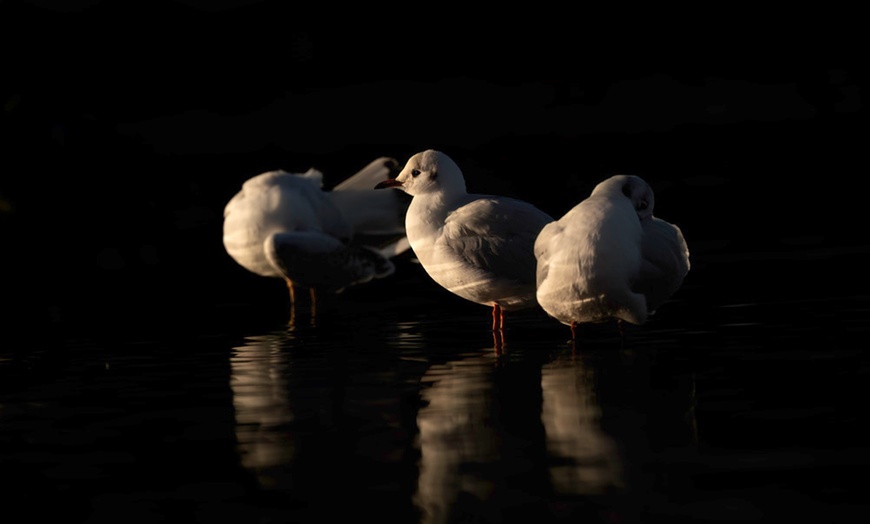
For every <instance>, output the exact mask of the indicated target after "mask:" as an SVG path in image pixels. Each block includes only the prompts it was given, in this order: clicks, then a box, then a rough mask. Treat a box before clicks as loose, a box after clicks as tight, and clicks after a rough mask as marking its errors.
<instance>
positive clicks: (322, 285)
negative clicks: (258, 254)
mask: <svg viewBox="0 0 870 524" xmlns="http://www.w3.org/2000/svg"><path fill="white" fill-rule="evenodd" d="M264 250H265V252H266V257H267V258H268V259H269V261H270V262H271V263H272V265H274V266H275V268H276V269H278V271H279V272H280V273H281V274H282V275H283V276H284V277H285V278H287V279H289V280H291V281H293V282H294V283H296V284H298V285H300V286H303V287H312V288H316V289H318V290H324V291H333V292H340V291H341V290H343V289H344V288H346V287H349V286H353V285H357V284H362V283H365V282H368V281H370V280H372V279H375V278H384V277H387V276H389V275H391V274H393V272H394V271H395V266H393V263H392V262H390V260H388V259H387V258H385V257H384V256H383V255H382V254H381V253H379V252H378V251H376V250H374V249H370V248H367V247H354V246H347V245H345V244H343V243H342V242H340V241H338V240H337V239H335V238H333V237H330V236H328V235H324V234H321V233H316V232H294V233H277V234H274V235H272V236H270V237H269V238H268V239H266V242H265V244H264Z"/></svg>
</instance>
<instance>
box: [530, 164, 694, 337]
mask: <svg viewBox="0 0 870 524" xmlns="http://www.w3.org/2000/svg"><path fill="white" fill-rule="evenodd" d="M654 203H655V199H654V195H653V191H652V188H651V187H650V186H649V184H647V183H646V181H644V180H643V179H642V178H640V177H638V176H634V175H616V176H613V177H610V178H608V179H606V180H604V181H603V182H601V183H599V184H598V185H597V186H596V187H595V188H594V189H593V190H592V194H591V195H590V196H589V197H588V198H587V199H585V200H583V201H582V202H580V203H579V204H577V205H576V206H574V208H573V209H571V210H570V211H568V212H567V213H566V214H565V215H564V216H563V217H562V218H560V219H559V220H557V221H555V222H552V223H550V224H548V225H547V226H546V227H544V228H543V229H542V230H541V233H540V234H539V235H538V238H537V240H536V241H535V256H536V258H537V261H538V265H537V286H538V290H537V298H538V303H539V304H540V305H541V307H542V308H543V309H544V311H546V312H547V314H548V315H550V316H551V317H553V318H555V319H557V320H559V321H560V322H561V323H563V324H566V325H568V326H570V327H571V336H572V340H573V339H574V338H575V335H576V332H575V330H576V327H577V325H578V324H580V323H592V322H604V321H606V320H609V319H616V320H617V321H618V323H619V324H620V326H621V325H622V322H629V323H631V324H635V325H640V324H643V323H645V322H646V321H647V318H648V316H649V315H651V314H652V313H653V312H654V311H655V309H656V308H657V307H658V306H659V305H661V304H662V303H663V302H664V301H665V300H667V299H668V298H669V297H670V296H671V295H672V294H673V293H674V292H675V291H676V290H677V289H678V288H679V287H680V286H681V285H682V283H683V279H684V278H685V276H686V274H687V273H688V272H689V267H690V264H689V249H688V247H687V246H686V240H685V238H684V237H683V233H682V231H681V230H680V228H679V227H677V226H676V225H674V224H671V223H668V222H666V221H664V220H661V219H659V218H657V217H655V216H653V205H654Z"/></svg>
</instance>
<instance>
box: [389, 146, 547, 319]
mask: <svg viewBox="0 0 870 524" xmlns="http://www.w3.org/2000/svg"><path fill="white" fill-rule="evenodd" d="M376 187H377V188H385V187H395V188H399V189H402V190H403V191H405V192H406V193H408V194H409V195H412V197H413V198H412V199H411V204H410V206H409V207H408V211H407V213H406V215H405V232H406V234H407V236H408V241H409V242H410V244H411V249H412V250H413V251H414V254H415V256H416V257H417V259H418V260H419V261H420V264H421V265H422V266H423V269H424V270H425V271H426V273H427V274H428V275H429V276H430V277H432V279H433V280H434V281H435V282H437V283H438V284H440V285H441V286H442V287H444V288H445V289H447V290H448V291H450V292H452V293H454V294H456V295H458V296H460V297H462V298H464V299H466V300H470V301H471V302H475V303H478V304H483V305H487V306H491V307H492V308H493V309H492V315H493V325H492V329H493V332H496V331H497V330H498V331H501V330H502V329H503V327H504V311H510V310H519V309H524V308H530V307H536V306H537V301H536V299H535V254H534V251H533V247H534V243H535V238H536V237H537V236H538V233H539V232H540V231H541V228H543V227H544V225H545V224H547V223H549V222H551V221H552V220H553V218H552V217H550V216H549V215H547V214H546V213H544V212H543V211H541V210H540V209H538V208H537V207H535V206H533V205H531V204H529V203H527V202H523V201H521V200H516V199H513V198H507V197H501V196H491V195H478V194H469V193H467V192H466V189H465V178H464V177H463V175H462V171H461V170H460V169H459V166H457V165H456V163H455V162H454V161H453V160H452V159H451V158H450V157H448V156H447V155H445V154H444V153H442V152H439V151H435V150H432V149H430V150H427V151H423V152H421V153H417V154H415V155H414V156H412V157H411V158H410V159H409V160H408V162H407V164H406V165H405V167H404V169H402V172H401V173H399V175H398V176H397V177H396V178H394V179H389V180H385V181H383V182H381V183H380V184H378V185H377V186H376Z"/></svg>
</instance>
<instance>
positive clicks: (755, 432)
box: [0, 257, 870, 523]
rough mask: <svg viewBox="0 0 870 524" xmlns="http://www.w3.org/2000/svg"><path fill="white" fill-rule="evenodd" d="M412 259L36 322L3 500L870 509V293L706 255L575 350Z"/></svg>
mask: <svg viewBox="0 0 870 524" xmlns="http://www.w3.org/2000/svg"><path fill="white" fill-rule="evenodd" d="M853 259H854V260H853ZM835 260H837V263H838V265H840V266H842V265H844V264H846V265H848V262H849V260H853V263H859V262H860V260H859V259H858V258H855V257H852V258H849V257H845V258H844V257H840V258H837V259H835ZM754 263H756V264H763V263H759V262H758V261H755V262H754ZM790 265H791V264H785V266H786V267H789V266H790ZM798 266H799V264H798ZM400 269H404V270H407V271H408V272H411V276H407V277H397V282H396V283H393V284H386V283H384V284H381V283H375V284H374V285H372V286H370V287H369V289H367V290H363V289H360V290H358V291H351V292H349V293H346V294H345V295H339V296H338V297H332V298H329V299H324V300H323V301H322V302H321V307H320V309H319V311H318V316H317V318H316V319H314V320H312V319H311V317H310V315H309V314H308V313H309V311H308V308H307V305H306V304H305V303H304V302H303V303H302V304H301V305H300V307H299V309H298V310H297V311H296V316H295V319H294V322H293V323H292V324H291V323H288V316H287V312H286V310H285V309H284V306H285V305H286V304H283V305H280V304H271V305H270V307H269V308H267V307H264V306H262V305H260V306H257V305H252V304H250V303H249V304H228V305H226V307H225V308H224V310H222V311H220V312H218V310H215V313H214V318H213V319H211V320H202V319H200V320H199V321H198V322H199V323H198V324H197V328H196V330H193V331H189V332H187V334H181V335H169V334H165V335H164V334H161V333H162V332H161V331H160V330H145V329H141V330H139V329H132V328H130V327H125V328H124V329H123V330H122V329H114V330H113V329H111V327H110V326H108V327H107V328H106V329H105V330H104V331H102V332H100V333H96V332H91V334H90V335H88V334H87V332H86V331H85V332H78V333H76V332H72V331H71V332H69V333H66V334H63V333H60V334H58V333H53V334H45V335H41V334H40V333H32V345H30V346H27V347H20V348H19V349H17V350H15V351H5V352H0V444H2V448H0V449H2V451H0V459H2V470H0V471H2V473H0V475H2V477H3V486H4V488H3V491H2V499H3V503H4V507H5V508H9V511H10V513H9V514H12V513H11V510H12V508H14V509H17V510H20V511H21V512H22V513H21V515H26V518H25V517H23V516H22V517H21V518H20V519H18V520H16V519H15V518H13V519H12V520H9V519H8V518H4V519H3V521H4V522H17V521H21V522H23V521H25V520H27V521H30V520H31V519H34V518H37V517H42V516H47V515H49V514H53V513H54V512H57V511H60V512H61V513H62V515H63V520H64V521H65V522H166V521H185V522H203V523H209V522H327V521H337V520H338V519H340V518H347V517H348V516H350V517H351V518H354V517H356V516H359V518H374V519H376V520H377V521H379V522H579V521H582V522H607V523H620V522H743V521H765V522H781V521H785V522H788V521H796V520H797V519H807V518H808V519H810V520H811V521H814V522H852V521H855V520H854V519H855V517H856V516H859V515H864V516H866V515H867V514H868V509H870V508H868V504H867V503H866V499H865V498H864V496H865V492H864V490H863V488H862V486H863V484H862V483H861V482H860V481H859V480H858V479H860V477H861V476H862V474H863V471H864V470H865V469H866V468H867V466H868V459H870V453H868V451H870V447H868V444H867V442H868V440H867V437H868V430H867V429H866V416H865V409H864V406H863V402H864V399H865V398H867V393H868V386H867V384H868V379H870V367H868V359H867V358H866V351H865V349H864V344H865V342H866V340H865V338H866V335H867V331H868V329H867V322H866V319H867V313H868V311H870V297H868V296H867V295H861V294H852V295H850V294H840V295H836V294H829V295H825V294H823V293H817V294H816V295H815V296H803V297H800V296H796V295H793V296H784V295H782V294H781V293H771V294H769V295H767V296H765V295H764V294H759V293H756V295H758V296H759V300H756V301H749V302H747V301H742V300H740V290H741V289H743V288H741V287H740V286H739V285H737V282H738V280H734V281H724V282H719V283H718V284H717V281H716V280H715V279H714V280H710V281H706V280H705V275H706V274H707V273H705V269H704V266H703V264H700V265H699V269H698V270H697V273H696V275H697V276H696V277H695V278H694V279H689V280H688V281H687V283H686V285H685V286H684V288H683V289H681V290H680V292H679V293H678V294H677V295H675V297H674V298H673V300H672V301H671V302H670V303H669V304H667V305H666V306H665V307H662V309H661V310H660V311H659V312H658V314H657V315H656V316H654V317H653V319H652V320H651V321H650V322H649V323H648V324H647V325H645V326H642V327H630V328H629V329H627V330H626V332H625V333H624V334H623V335H622V336H621V335H620V333H619V331H618V330H617V329H616V328H615V326H612V325H596V326H591V327H589V328H588V329H586V330H585V331H584V332H583V334H582V337H581V338H580V339H579V340H578V343H577V344H576V345H575V346H572V345H571V343H570V341H569V331H568V330H567V328H566V327H565V326H562V325H561V324H558V323H556V322H555V321H552V320H550V319H549V318H547V317H546V316H545V315H543V314H541V313H540V312H527V313H522V314H515V315H514V316H512V317H510V318H509V319H508V320H509V322H510V324H509V326H508V329H507V331H506V333H505V342H506V343H505V346H504V347H503V348H501V349H500V350H497V349H496V348H495V347H494V343H493V339H492V335H491V333H490V332H489V324H488V322H489V317H488V315H489V313H488V311H487V310H486V308H482V307H478V306H476V305H473V304H467V303H465V302H463V301H461V300H458V299H453V298H452V297H451V296H449V295H445V294H444V293H442V291H441V290H440V289H436V288H435V287H433V286H431V285H430V283H429V282H428V281H426V280H425V279H422V278H420V275H419V274H414V273H413V271H414V268H413V267H412V266H400ZM276 285H278V286H280V284H276ZM397 289H402V291H403V293H404V294H403V295H401V296H395V297H394V298H391V296H390V294H391V293H396V292H397ZM774 291H775V289H774ZM777 294H779V295H780V296H781V297H782V298H781V299H776V295H777ZM271 306H276V307H274V308H272V307H271ZM41 337H46V338H41ZM46 342H50V343H46Z"/></svg>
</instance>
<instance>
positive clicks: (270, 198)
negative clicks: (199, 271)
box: [223, 157, 409, 300]
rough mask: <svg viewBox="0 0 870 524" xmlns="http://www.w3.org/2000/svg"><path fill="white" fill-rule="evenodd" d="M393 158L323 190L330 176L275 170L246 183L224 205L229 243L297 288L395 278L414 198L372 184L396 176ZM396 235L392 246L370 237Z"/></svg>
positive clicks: (235, 254) (235, 253)
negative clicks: (409, 206) (395, 259)
mask: <svg viewBox="0 0 870 524" xmlns="http://www.w3.org/2000/svg"><path fill="white" fill-rule="evenodd" d="M397 169H398V163H397V162H396V161H395V160H394V159H391V158H387V157H382V158H378V159H376V160H374V161H373V162H371V163H370V164H369V165H368V166H366V167H365V168H363V169H362V170H360V171H359V172H358V173H356V174H355V175H353V176H352V177H350V178H348V179H347V180H345V181H344V182H342V183H341V184H338V185H337V186H335V188H334V189H333V190H332V191H324V190H323V174H322V173H321V172H320V171H318V170H316V169H314V168H312V169H309V170H308V171H307V172H305V173H289V172H286V171H282V170H276V171H269V172H266V173H262V174H260V175H257V176H254V177H252V178H250V179H248V180H247V181H245V182H244V183H243V184H242V189H241V191H239V192H238V193H237V194H236V195H235V196H234V197H233V198H232V199H231V200H230V201H229V203H227V205H226V208H225V209H224V224H223V244H224V247H225V248H226V251H227V253H228V254H229V255H230V256H231V257H232V258H233V259H234V260H235V261H236V262H238V263H239V265H241V266H242V267H244V268H245V269H248V270H249V271H252V272H253V273H256V274H258V275H261V276H264V277H275V278H283V279H284V280H286V281H287V285H288V287H289V289H290V295H291V300H292V299H294V298H295V297H294V292H293V286H294V285H298V286H302V287H307V288H310V289H311V290H312V298H313V297H314V295H313V292H314V290H322V291H329V292H340V291H341V290H343V289H344V288H346V287H348V286H352V285H355V284H361V283H364V282H368V281H370V280H372V279H373V278H382V277H386V276H389V275H390V274H392V273H393V271H394V270H395V267H394V265H393V263H392V262H391V261H390V258H391V257H393V256H395V255H398V254H400V253H401V252H403V251H405V250H406V249H408V247H409V245H408V243H407V239H406V238H405V237H404V212H405V209H406V208H407V201H404V202H403V201H402V199H400V198H396V197H397V195H389V194H388V195H385V194H384V192H383V191H375V190H374V189H372V184H374V183H375V181H377V180H383V178H384V177H385V176H389V175H390V173H394V172H395V171H396V170H397ZM385 238H389V239H390V243H389V244H388V245H384V246H375V245H366V244H364V243H363V242H364V241H371V242H374V240H375V239H380V240H382V241H383V239H385Z"/></svg>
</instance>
